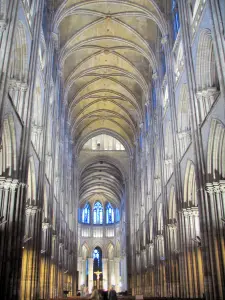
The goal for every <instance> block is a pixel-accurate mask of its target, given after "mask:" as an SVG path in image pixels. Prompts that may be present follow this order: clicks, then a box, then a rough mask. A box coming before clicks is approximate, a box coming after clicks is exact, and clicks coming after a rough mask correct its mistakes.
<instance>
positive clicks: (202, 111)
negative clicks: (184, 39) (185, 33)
mask: <svg viewBox="0 0 225 300" xmlns="http://www.w3.org/2000/svg"><path fill="white" fill-rule="evenodd" d="M196 83H197V99H198V107H199V108H198V110H199V123H201V122H202V121H203V120H204V119H205V117H206V116H207V114H208V113H209V111H210V109H211V107H212V105H213V103H214V102H215V100H216V99H217V98H218V96H219V89H220V87H219V79H218V73H217V67H216V60H215V55H214V50H213V41H212V35H211V31H210V30H209V29H204V30H202V32H201V34H200V38H199V44H198V51H197V61H196Z"/></svg>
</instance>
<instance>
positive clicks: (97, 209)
mask: <svg viewBox="0 0 225 300" xmlns="http://www.w3.org/2000/svg"><path fill="white" fill-rule="evenodd" d="M102 223H103V207H102V204H101V203H100V202H99V201H97V202H96V203H95V205H94V209H93V224H102Z"/></svg>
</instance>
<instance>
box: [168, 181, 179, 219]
mask: <svg viewBox="0 0 225 300" xmlns="http://www.w3.org/2000/svg"><path fill="white" fill-rule="evenodd" d="M176 219H177V206H176V198H175V188H174V185H172V186H171V188H170V196H169V221H172V222H176Z"/></svg>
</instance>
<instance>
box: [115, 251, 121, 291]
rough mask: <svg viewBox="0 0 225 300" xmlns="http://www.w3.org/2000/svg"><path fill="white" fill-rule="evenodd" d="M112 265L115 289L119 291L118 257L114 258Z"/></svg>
mask: <svg viewBox="0 0 225 300" xmlns="http://www.w3.org/2000/svg"><path fill="white" fill-rule="evenodd" d="M114 265H115V273H114V274H115V290H116V292H117V293H118V292H120V258H119V257H115V258H114Z"/></svg>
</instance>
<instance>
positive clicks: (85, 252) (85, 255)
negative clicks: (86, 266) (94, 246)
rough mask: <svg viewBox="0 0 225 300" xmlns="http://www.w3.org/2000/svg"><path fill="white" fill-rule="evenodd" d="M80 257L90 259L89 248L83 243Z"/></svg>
mask: <svg viewBox="0 0 225 300" xmlns="http://www.w3.org/2000/svg"><path fill="white" fill-rule="evenodd" d="M80 256H81V257H82V258H83V259H86V258H88V257H90V247H89V246H88V244H87V243H86V242H84V243H83V244H82V246H81V253H80Z"/></svg>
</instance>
